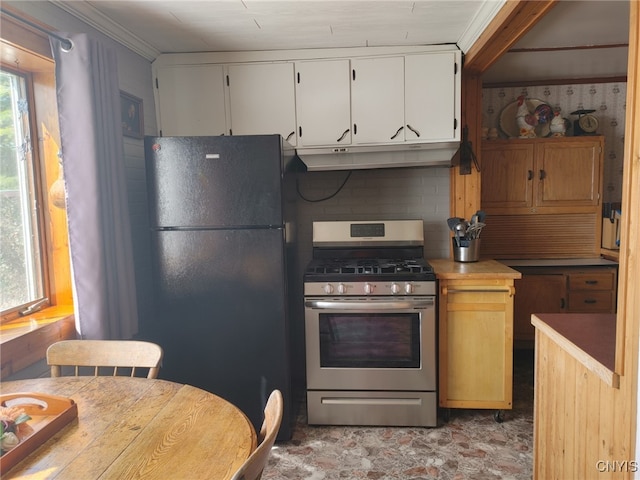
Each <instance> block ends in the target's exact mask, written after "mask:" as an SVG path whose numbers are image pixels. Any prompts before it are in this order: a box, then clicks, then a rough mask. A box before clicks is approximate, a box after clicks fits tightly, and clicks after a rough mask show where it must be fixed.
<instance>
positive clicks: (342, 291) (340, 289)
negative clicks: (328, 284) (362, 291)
mask: <svg viewBox="0 0 640 480" xmlns="http://www.w3.org/2000/svg"><path fill="white" fill-rule="evenodd" d="M338 293H339V294H340V295H343V294H345V293H347V286H346V285H345V284H344V283H339V284H338Z"/></svg>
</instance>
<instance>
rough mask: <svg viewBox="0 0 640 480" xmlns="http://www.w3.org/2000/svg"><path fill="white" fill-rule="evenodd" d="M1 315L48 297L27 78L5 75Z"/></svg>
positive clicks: (0, 100)
mask: <svg viewBox="0 0 640 480" xmlns="http://www.w3.org/2000/svg"><path fill="white" fill-rule="evenodd" d="M0 105H1V110H0V223H1V224H2V229H1V230H0V279H1V281H2V288H1V289H0V311H2V312H5V311H7V310H11V309H16V308H21V307H24V306H26V305H28V304H32V303H34V302H39V301H40V300H42V299H43V298H44V297H45V288H44V286H45V282H44V274H43V273H44V272H43V261H42V255H41V252H42V246H41V238H42V236H41V231H42V229H41V228H40V222H39V219H40V218H41V215H40V214H39V208H40V204H41V202H40V201H39V195H38V191H37V188H36V186H37V183H38V182H37V181H36V178H37V175H36V172H38V169H37V168H35V167H36V166H35V164H34V154H33V153H34V148H33V145H32V143H31V141H32V135H31V132H30V116H29V115H30V114H29V107H30V101H29V98H28V95H27V83H26V79H25V76H22V75H19V74H16V73H13V72H10V71H8V70H5V69H2V70H0Z"/></svg>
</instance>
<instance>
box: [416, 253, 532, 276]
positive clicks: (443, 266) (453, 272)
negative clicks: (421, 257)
mask: <svg viewBox="0 0 640 480" xmlns="http://www.w3.org/2000/svg"><path fill="white" fill-rule="evenodd" d="M427 261H428V262H429V264H431V266H432V267H433V269H434V270H435V272H436V277H437V278H439V279H443V280H445V279H446V280H476V279H477V280H482V279H485V278H486V279H496V278H506V279H508V278H513V279H515V278H521V277H522V274H521V273H520V272H518V271H516V270H514V269H513V268H509V267H507V266H506V265H505V264H503V263H500V262H498V261H496V260H480V261H479V262H454V261H453V260H451V259H448V258H435V259H428V260H427Z"/></svg>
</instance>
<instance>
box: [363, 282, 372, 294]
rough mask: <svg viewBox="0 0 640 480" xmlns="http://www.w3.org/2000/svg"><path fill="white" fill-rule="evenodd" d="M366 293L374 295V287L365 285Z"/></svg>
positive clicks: (368, 284)
mask: <svg viewBox="0 0 640 480" xmlns="http://www.w3.org/2000/svg"><path fill="white" fill-rule="evenodd" d="M364 293H366V294H367V295H369V294H370V293H373V285H371V284H370V283H365V284H364Z"/></svg>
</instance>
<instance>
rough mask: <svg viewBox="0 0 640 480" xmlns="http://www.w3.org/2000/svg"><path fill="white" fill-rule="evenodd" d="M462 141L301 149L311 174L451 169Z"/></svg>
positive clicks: (300, 153)
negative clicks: (393, 169)
mask: <svg viewBox="0 0 640 480" xmlns="http://www.w3.org/2000/svg"><path fill="white" fill-rule="evenodd" d="M459 147H460V142H445V143H412V144H394V145H388V144H387V145H359V146H354V147H351V146H348V147H324V148H299V149H297V150H296V153H297V154H298V157H300V159H301V160H302V161H303V162H304V164H305V165H306V166H307V170H308V171H323V170H358V169H366V168H397V167H451V166H452V163H451V159H452V157H453V156H454V155H455V153H456V152H457V150H458V148H459Z"/></svg>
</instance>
